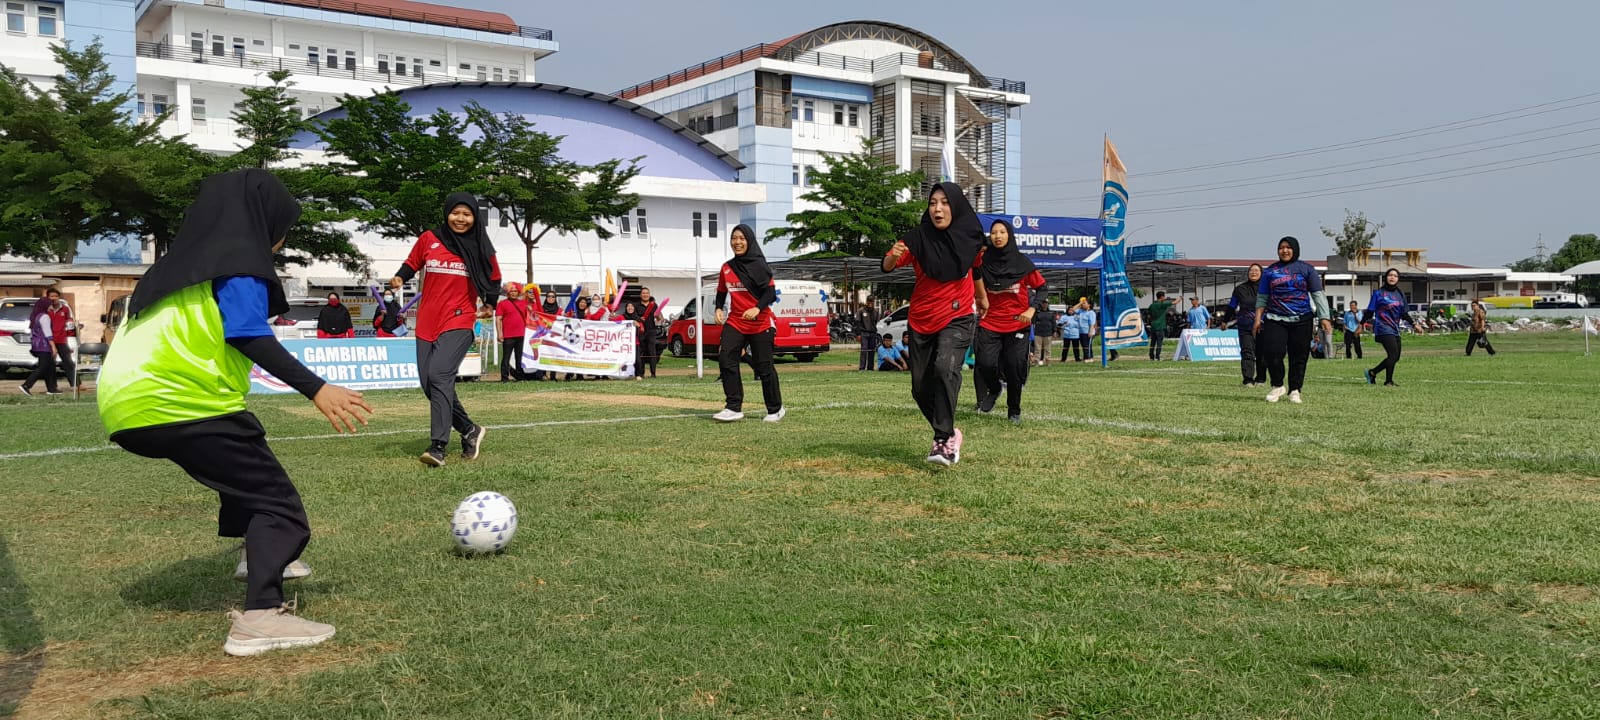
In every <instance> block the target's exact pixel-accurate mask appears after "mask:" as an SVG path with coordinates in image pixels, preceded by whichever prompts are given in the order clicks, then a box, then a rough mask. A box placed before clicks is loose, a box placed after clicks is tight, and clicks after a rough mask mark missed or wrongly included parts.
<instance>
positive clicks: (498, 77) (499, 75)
mask: <svg viewBox="0 0 1600 720" xmlns="http://www.w3.org/2000/svg"><path fill="white" fill-rule="evenodd" d="M505 79H506V72H505V69H504V68H495V69H494V81H495V82H503V81H504V80H505Z"/></svg>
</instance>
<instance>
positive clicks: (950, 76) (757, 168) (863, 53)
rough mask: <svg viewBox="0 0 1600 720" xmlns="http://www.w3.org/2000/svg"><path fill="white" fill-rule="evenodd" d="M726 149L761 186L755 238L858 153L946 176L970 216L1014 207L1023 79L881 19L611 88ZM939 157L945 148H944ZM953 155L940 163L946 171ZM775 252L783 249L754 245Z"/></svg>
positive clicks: (750, 211) (1018, 206)
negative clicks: (867, 143) (868, 144)
mask: <svg viewBox="0 0 1600 720" xmlns="http://www.w3.org/2000/svg"><path fill="white" fill-rule="evenodd" d="M617 95H618V96H619V97H622V98H625V99H629V100H633V101H634V102H637V103H639V104H641V105H644V106H645V107H648V108H650V109H652V110H655V111H657V112H660V113H662V114H663V115H666V116H667V117H669V118H671V119H673V120H676V121H678V122H680V123H682V124H684V125H686V126H688V127H689V128H691V129H693V130H695V131H697V132H700V133H701V134H703V135H705V137H706V138H707V139H708V140H710V141H711V142H713V143H716V144H717V145H719V146H721V147H722V148H724V149H726V150H727V151H728V152H731V153H735V154H736V155H737V156H738V158H739V160H740V161H742V162H743V163H744V164H745V166H746V168H745V170H744V171H743V172H742V174H741V176H740V179H741V180H743V181H745V182H756V183H761V184H764V185H767V186H768V188H769V190H768V192H767V201H766V202H764V203H761V204H759V205H756V206H753V207H749V208H746V209H745V211H744V213H743V215H742V217H741V220H743V221H744V222H748V223H750V224H752V225H753V226H754V227H755V228H756V230H757V232H759V233H765V232H766V230H768V229H770V228H774V227H782V226H784V225H787V222H786V220H785V217H786V216H787V215H788V214H789V213H791V212H795V211H797V210H802V209H805V206H806V203H805V202H804V201H801V200H800V196H801V195H803V194H805V193H806V192H808V191H809V190H810V188H811V186H812V184H813V183H812V180H811V175H812V173H813V172H814V171H815V170H816V169H818V168H820V167H822V166H823V158H825V157H827V156H829V155H838V154H846V153H853V152H858V151H859V150H860V149H861V142H862V138H863V137H870V138H872V141H873V144H872V152H874V153H876V154H877V155H879V156H880V157H882V158H884V159H887V160H891V161H893V162H894V163H895V164H896V165H897V166H899V167H901V168H904V169H908V170H921V171H922V172H923V174H924V176H925V178H926V182H927V183H930V184H931V183H933V182H938V180H939V179H940V177H941V176H942V175H943V174H944V173H946V172H951V171H953V175H954V179H955V181H956V182H957V183H959V184H960V185H961V186H962V188H963V189H964V190H966V192H967V196H968V198H969V199H970V200H971V201H972V204H973V207H974V208H976V209H977V210H978V211H980V212H1003V213H1011V214H1016V213H1020V212H1021V210H1022V191H1021V188H1022V124H1021V109H1022V106H1024V105H1026V104H1028V102H1029V97H1028V95H1027V87H1026V85H1025V84H1024V83H1023V82H1020V81H1016V80H1007V79H1005V78H999V77H991V76H988V75H985V74H983V73H981V72H979V71H978V69H977V68H975V67H973V65H972V63H970V62H968V61H967V60H966V59H965V58H963V57H962V56H961V55H960V54H958V53H957V52H956V51H954V50H952V49H951V48H949V47H948V46H946V45H945V44H944V43H941V42H939V41H938V40H936V39H934V38H933V37H930V36H928V35H926V34H924V33H921V32H918V31H917V30H913V29H911V28H908V27H903V26H900V25H892V24H889V23H882V22H847V23H838V24H834V25H828V26H825V27H821V28H817V29H815V30H811V31H809V32H805V33H801V34H799V35H795V36H793V37H789V38H786V39H783V40H780V41H778V42H775V43H763V44H760V45H754V46H751V47H748V48H745V49H743V50H739V51H737V52H733V53H729V54H727V55H724V56H722V57H719V58H716V59H714V60H709V61H706V62H703V63H700V64H699V65H695V66H692V67H688V68H684V69H683V70H679V71H677V72H674V73H671V74H669V75H663V76H661V77H659V78H656V79H654V80H650V81H648V82H643V83H640V84H638V85H634V86H633V87H630V88H627V89H625V90H622V91H620V92H619V93H617ZM947 151H948V152H947ZM952 163H953V167H947V166H949V165H951V164H952ZM766 252H767V254H768V257H774V258H781V257H787V256H788V255H789V253H788V251H787V248H786V243H782V242H780V243H776V244H774V245H772V246H770V247H768V248H767V249H766Z"/></svg>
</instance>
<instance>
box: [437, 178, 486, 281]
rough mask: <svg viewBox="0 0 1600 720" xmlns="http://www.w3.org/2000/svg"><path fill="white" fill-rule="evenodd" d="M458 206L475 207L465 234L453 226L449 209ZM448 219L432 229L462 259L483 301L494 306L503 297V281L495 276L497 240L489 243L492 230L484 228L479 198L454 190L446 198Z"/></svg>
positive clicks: (472, 208) (445, 210) (445, 209)
mask: <svg viewBox="0 0 1600 720" xmlns="http://www.w3.org/2000/svg"><path fill="white" fill-rule="evenodd" d="M457 205H465V206H467V207H468V208H469V209H471V210H472V227H471V228H470V229H468V230H467V232H466V233H465V234H458V233H456V231H454V230H451V229H450V221H449V217H450V211H451V210H454V209H456V206H457ZM444 215H445V221H444V222H442V223H439V227H436V228H434V229H433V236H434V237H437V238H439V242H441V243H443V244H444V247H445V249H446V250H449V251H450V252H453V253H455V254H456V256H457V257H459V258H461V262H462V263H464V264H465V265H466V266H467V275H468V276H469V277H470V278H472V287H473V288H475V289H476V290H477V291H478V297H480V298H482V299H483V304H485V305H489V306H493V305H494V304H495V302H496V301H498V300H499V299H500V283H499V282H498V281H496V280H495V279H494V264H493V261H494V243H492V242H489V232H488V231H487V230H485V229H484V227H483V225H484V222H483V217H482V216H483V213H481V212H478V198H476V197H473V195H472V193H469V192H453V193H450V197H447V198H445V199H444Z"/></svg>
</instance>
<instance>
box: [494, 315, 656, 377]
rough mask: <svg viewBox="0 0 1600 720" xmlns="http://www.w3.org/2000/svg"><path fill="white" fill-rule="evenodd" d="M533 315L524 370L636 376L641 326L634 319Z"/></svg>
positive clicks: (524, 346)
mask: <svg viewBox="0 0 1600 720" xmlns="http://www.w3.org/2000/svg"><path fill="white" fill-rule="evenodd" d="M533 315H534V317H533V323H532V324H530V325H529V327H528V330H527V333H526V334H525V335H524V336H523V343H522V367H523V369H524V370H527V371H530V372H531V371H533V370H545V371H549V372H562V373H576V374H579V375H605V376H608V377H619V378H625V377H633V355H634V346H635V343H636V341H637V334H636V333H637V327H636V326H635V325H634V324H633V323H632V322H630V321H623V322H611V321H608V320H580V319H578V318H569V317H558V316H555V315H546V314H544V313H534V314H533Z"/></svg>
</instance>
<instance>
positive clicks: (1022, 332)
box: [972, 220, 1055, 423]
mask: <svg viewBox="0 0 1600 720" xmlns="http://www.w3.org/2000/svg"><path fill="white" fill-rule="evenodd" d="M1014 237H1015V232H1014V231H1013V230H1012V228H1011V223H1008V222H1006V221H1004V220H996V221H994V224H992V225H990V226H989V244H988V246H986V247H985V248H984V250H983V253H982V254H981V255H979V259H978V262H979V268H978V278H977V291H978V292H979V293H983V294H984V295H985V297H986V298H987V302H986V305H987V306H988V308H987V310H984V309H983V308H979V321H978V332H977V336H976V337H975V338H974V339H973V342H972V345H973V349H974V350H975V351H976V354H977V367H976V369H975V370H974V374H973V375H974V378H973V384H974V385H977V387H978V412H982V413H986V412H989V411H991V410H993V409H994V403H995V400H996V398H998V397H999V395H1000V378H1001V377H1002V376H1003V377H1004V378H1005V380H1006V419H1007V420H1010V421H1011V422H1014V423H1020V422H1022V386H1023V384H1024V383H1026V382H1027V381H1028V327H1029V326H1030V325H1032V324H1033V317H1034V315H1035V314H1038V313H1039V312H1041V310H1042V309H1043V308H1044V300H1045V295H1044V285H1045V283H1044V276H1043V275H1040V274H1039V270H1038V268H1035V267H1034V265H1033V261H1032V260H1030V259H1028V256H1026V255H1023V254H1022V251H1021V250H1018V249H1017V244H1016V242H1014ZM1044 311H1045V312H1046V314H1048V310H1044ZM1050 325H1051V326H1052V329H1053V327H1054V325H1055V322H1054V320H1052V321H1051V322H1050ZM1035 332H1038V330H1037V329H1036V330H1035ZM1046 332H1047V333H1048V332H1049V331H1046ZM1041 347H1042V349H1041V350H1040V352H1049V346H1048V345H1041Z"/></svg>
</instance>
